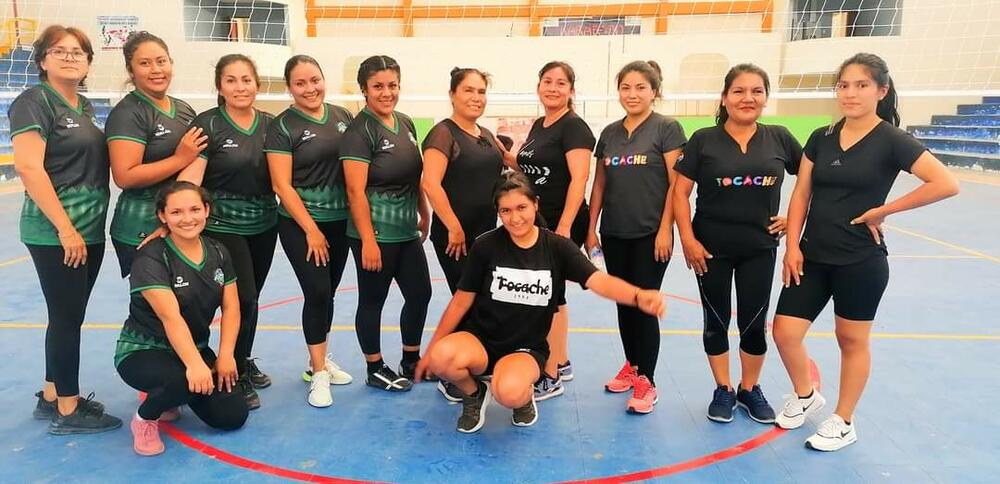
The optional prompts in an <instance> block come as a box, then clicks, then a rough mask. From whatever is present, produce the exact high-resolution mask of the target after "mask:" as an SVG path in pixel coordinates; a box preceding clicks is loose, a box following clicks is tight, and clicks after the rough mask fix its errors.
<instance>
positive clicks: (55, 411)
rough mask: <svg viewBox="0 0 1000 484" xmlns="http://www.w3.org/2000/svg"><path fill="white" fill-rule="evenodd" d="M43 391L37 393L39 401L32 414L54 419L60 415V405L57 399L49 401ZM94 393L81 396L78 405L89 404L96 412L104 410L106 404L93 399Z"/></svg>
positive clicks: (41, 418) (44, 418) (41, 417)
mask: <svg viewBox="0 0 1000 484" xmlns="http://www.w3.org/2000/svg"><path fill="white" fill-rule="evenodd" d="M42 395H43V393H42V392H38V393H35V396H36V397H38V402H37V403H35V411H34V412H32V414H31V416H32V417H34V418H35V419H36V420H52V419H54V418H56V417H58V416H59V405H58V404H57V401H51V402H50V401H48V400H46V399H45V397H43V396H42ZM93 398H94V394H93V393H91V394H90V395H88V396H87V398H81V399H79V400H78V401H77V405H89V406H90V407H91V408H92V409H93V410H94V411H95V412H103V411H104V405H103V404H102V403H101V402H98V401H96V400H93Z"/></svg>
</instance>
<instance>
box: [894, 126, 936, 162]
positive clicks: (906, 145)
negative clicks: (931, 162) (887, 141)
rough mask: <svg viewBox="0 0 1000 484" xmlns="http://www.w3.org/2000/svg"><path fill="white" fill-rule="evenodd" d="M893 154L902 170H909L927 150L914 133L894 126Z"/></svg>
mask: <svg viewBox="0 0 1000 484" xmlns="http://www.w3.org/2000/svg"><path fill="white" fill-rule="evenodd" d="M891 129H892V131H893V135H892V141H891V142H892V155H893V161H895V162H896V166H898V167H899V169H900V170H904V171H907V172H909V171H910V169H912V168H913V163H914V162H916V161H917V158H920V155H922V154H924V151H927V147H925V146H924V145H923V144H922V143H921V142H920V141H917V139H916V138H914V137H913V135H912V134H910V133H907V132H906V131H903V130H901V129H899V128H896V127H892V128H891Z"/></svg>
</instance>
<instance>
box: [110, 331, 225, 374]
mask: <svg viewBox="0 0 1000 484" xmlns="http://www.w3.org/2000/svg"><path fill="white" fill-rule="evenodd" d="M195 346H196V347H197V348H198V349H199V350H203V349H205V348H208V342H204V343H200V344H199V343H197V342H195ZM147 350H166V351H170V352H174V348H173V347H172V346H170V341H161V340H159V339H157V338H151V337H148V336H143V335H141V334H139V333H136V332H134V331H132V330H129V329H127V328H126V329H122V332H121V334H120V335H118V343H117V344H116V345H115V367H117V366H118V365H120V364H121V363H122V362H123V361H125V358H128V357H129V355H131V354H132V353H138V352H140V351H147Z"/></svg>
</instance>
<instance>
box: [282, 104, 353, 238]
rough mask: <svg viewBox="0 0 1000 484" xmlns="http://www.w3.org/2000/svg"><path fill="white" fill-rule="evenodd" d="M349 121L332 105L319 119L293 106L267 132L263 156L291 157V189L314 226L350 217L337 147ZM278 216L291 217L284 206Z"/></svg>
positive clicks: (341, 109) (339, 108)
mask: <svg viewBox="0 0 1000 484" xmlns="http://www.w3.org/2000/svg"><path fill="white" fill-rule="evenodd" d="M352 120H353V116H351V113H350V112H348V111H347V110H346V109H344V108H342V107H339V106H334V105H331V104H324V105H323V117H322V118H319V119H317V118H314V117H312V116H309V115H308V114H306V113H304V112H302V111H300V110H299V109H296V108H295V107H294V106H292V107H290V108H288V109H286V110H285V111H284V112H282V113H281V114H279V115H278V116H277V117H275V118H274V120H273V121H271V127H270V128H268V130H267V140H266V141H265V142H264V152H266V153H282V154H286V155H291V157H292V187H294V188H295V192H296V193H298V194H299V198H301V199H302V204H303V205H305V207H306V210H307V211H308V212H309V215H310V216H311V217H312V218H313V220H315V221H317V222H331V221H334V220H345V219H347V218H348V217H349V216H350V211H349V210H348V208H347V192H346V190H345V189H344V171H343V169H342V165H341V161H340V143H341V138H343V137H344V133H345V132H346V131H347V127H348V126H350V124H351V121H352ZM278 213H279V214H281V215H283V216H285V217H291V215H289V214H288V211H286V210H285V208H284V207H283V206H279V207H278Z"/></svg>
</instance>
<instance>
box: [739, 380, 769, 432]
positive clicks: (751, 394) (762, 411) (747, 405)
mask: <svg viewBox="0 0 1000 484" xmlns="http://www.w3.org/2000/svg"><path fill="white" fill-rule="evenodd" d="M736 404H737V405H739V406H740V407H743V410H746V412H747V416H748V417H750V419H751V420H753V421H754V422H757V423H762V424H772V423H774V409H773V408H771V405H770V404H769V403H767V399H766V398H764V392H763V391H761V389H760V385H754V386H753V388H752V389H750V391H747V390H744V389H743V387H740V391H739V392H737V393H736Z"/></svg>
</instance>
